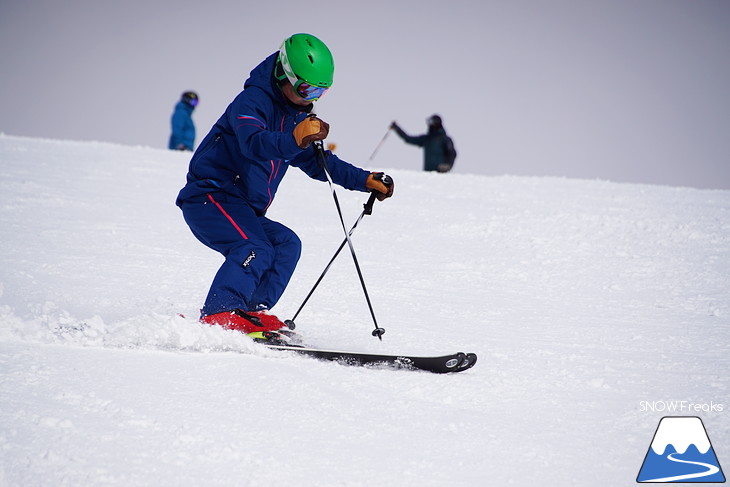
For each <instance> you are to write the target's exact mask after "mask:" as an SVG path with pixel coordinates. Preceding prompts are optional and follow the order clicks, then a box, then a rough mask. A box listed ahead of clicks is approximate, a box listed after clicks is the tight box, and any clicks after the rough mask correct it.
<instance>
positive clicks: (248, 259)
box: [241, 250, 256, 269]
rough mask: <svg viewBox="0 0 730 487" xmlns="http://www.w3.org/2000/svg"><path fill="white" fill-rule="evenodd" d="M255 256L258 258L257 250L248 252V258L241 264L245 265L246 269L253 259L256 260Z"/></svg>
mask: <svg viewBox="0 0 730 487" xmlns="http://www.w3.org/2000/svg"><path fill="white" fill-rule="evenodd" d="M255 258H256V252H254V251H253V250H252V251H251V253H250V254H248V257H246V260H244V261H243V264H241V265H242V266H243V268H244V269H246V268H247V267H248V266H250V265H251V261H252V260H254V259H255Z"/></svg>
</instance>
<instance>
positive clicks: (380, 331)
mask: <svg viewBox="0 0 730 487" xmlns="http://www.w3.org/2000/svg"><path fill="white" fill-rule="evenodd" d="M314 151H315V152H316V153H317V155H318V156H319V158H320V160H321V161H322V168H323V169H324V173H325V175H326V176H327V183H329V186H330V189H331V190H332V198H333V199H334V200H335V206H336V207H337V214H338V215H339V217H340V224H341V225H342V231H343V232H345V240H347V245H348V246H349V247H350V253H351V254H352V261H353V262H354V263H355V269H356V270H357V276H358V277H359V278H360V285H361V286H362V290H363V293H364V294H365V301H367V303H368V308H369V309H370V316H372V318H373V324H374V325H375V329H374V330H373V333H372V334H373V336H374V337H378V338H379V339H380V340H381V341H382V340H383V334H384V333H385V329H383V328H381V327H379V326H378V320H377V319H376V318H375V311H373V305H372V303H371V302H370V295H369V294H368V290H367V287H365V279H363V277H362V271H361V270H360V263H359V262H358V261H357V255H356V254H355V247H353V245H352V240H350V235H349V234H348V233H347V227H345V220H344V218H343V217H342V209H341V208H340V201H339V200H338V199H337V193H336V192H335V186H334V183H333V182H332V176H331V175H330V172H329V169H328V168H327V158H326V157H325V155H324V149H323V148H322V141H320V140H318V141H316V142H314Z"/></svg>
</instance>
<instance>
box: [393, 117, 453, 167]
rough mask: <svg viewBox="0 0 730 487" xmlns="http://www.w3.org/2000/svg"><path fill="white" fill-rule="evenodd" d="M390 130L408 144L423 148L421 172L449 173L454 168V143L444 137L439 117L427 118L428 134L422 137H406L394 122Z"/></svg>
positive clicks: (444, 132) (449, 138)
mask: <svg viewBox="0 0 730 487" xmlns="http://www.w3.org/2000/svg"><path fill="white" fill-rule="evenodd" d="M390 128H392V129H393V130H395V132H396V133H397V134H398V135H399V136H400V138H401V139H403V140H404V141H406V142H407V143H409V144H413V145H417V146H419V147H423V170H424V171H438V172H449V171H451V168H452V167H454V161H455V160H456V149H455V148H454V141H453V140H451V137H449V136H448V135H446V131H445V130H444V126H443V123H442V121H441V117H440V116H438V115H431V116H430V117H429V118H428V132H427V133H425V134H423V135H416V136H413V135H408V134H407V133H405V132H404V131H403V129H401V128H400V127H399V126H398V124H397V123H396V122H393V123H392V124H391V125H390Z"/></svg>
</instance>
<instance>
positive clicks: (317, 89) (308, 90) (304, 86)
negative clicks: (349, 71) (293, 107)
mask: <svg viewBox="0 0 730 487" xmlns="http://www.w3.org/2000/svg"><path fill="white" fill-rule="evenodd" d="M328 89H329V88H322V87H321V86H314V85H310V84H309V83H307V82H306V81H303V80H301V79H297V82H296V83H294V91H295V92H296V93H297V95H299V96H301V97H302V98H304V99H305V100H307V101H317V100H319V99H320V98H322V97H323V96H324V94H325V93H327V90H328Z"/></svg>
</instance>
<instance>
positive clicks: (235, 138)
mask: <svg viewBox="0 0 730 487" xmlns="http://www.w3.org/2000/svg"><path fill="white" fill-rule="evenodd" d="M277 55H278V53H274V54H272V55H270V56H269V57H267V58H266V59H265V60H264V61H263V62H262V63H261V64H259V65H258V66H256V67H255V68H254V69H253V70H252V71H251V75H250V77H249V78H248V80H246V82H245V83H244V89H243V91H242V92H241V93H239V94H238V96H236V98H235V99H234V100H233V101H232V102H231V104H230V105H228V108H227V109H226V111H225V113H224V114H223V115H222V116H221V117H220V119H218V121H217V122H216V123H215V125H214V126H213V128H212V129H211V130H210V132H209V133H208V135H206V136H205V138H204V139H203V141H202V142H201V143H200V146H199V147H198V149H197V150H196V151H195V154H193V158H192V159H191V161H190V167H189V169H188V174H187V184H186V185H185V187H184V188H183V189H182V190H181V191H180V193H179V194H178V197H177V205H178V206H182V204H183V202H184V201H186V200H191V201H192V200H199V198H205V195H206V194H207V193H215V192H223V193H226V194H227V195H229V196H232V197H234V198H242V199H243V200H245V201H246V202H247V203H248V204H249V205H250V206H251V207H252V208H253V209H254V210H255V211H256V213H257V214H258V215H260V216H261V215H264V214H265V213H266V210H267V209H268V208H269V206H270V205H271V203H272V201H273V200H274V196H275V195H276V190H277V188H278V187H279V183H280V182H281V180H282V179H283V177H284V175H285V174H286V171H287V169H288V168H289V166H293V167H298V168H299V169H301V170H302V171H304V172H305V173H306V174H307V175H309V177H311V178H313V179H317V180H320V181H326V180H327V179H326V175H325V172H324V169H323V168H322V166H321V164H320V161H318V160H317V154H316V152H315V151H314V147H312V146H310V147H308V148H307V149H301V148H299V146H298V145H297V143H296V140H295V139H294V135H293V131H294V127H295V126H296V125H297V124H298V123H299V122H301V121H302V120H304V118H305V117H306V116H307V115H308V111H311V109H312V105H309V106H307V107H297V106H295V105H293V104H291V103H289V101H288V100H287V99H286V97H285V96H284V94H283V93H282V92H281V89H280V88H279V87H278V86H277V85H276V82H275V80H274V67H275V63H276V57H277ZM326 157H327V168H328V169H329V171H330V174H331V175H332V180H333V181H334V182H335V183H336V184H339V185H340V186H342V187H344V188H346V189H350V190H357V191H367V188H366V187H365V182H366V180H367V177H368V175H369V174H370V173H369V172H368V171H365V170H364V169H360V168H358V167H355V166H353V165H351V164H349V163H347V162H345V161H343V160H341V159H339V158H338V157H337V156H335V155H334V154H332V153H331V152H330V151H326Z"/></svg>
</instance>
